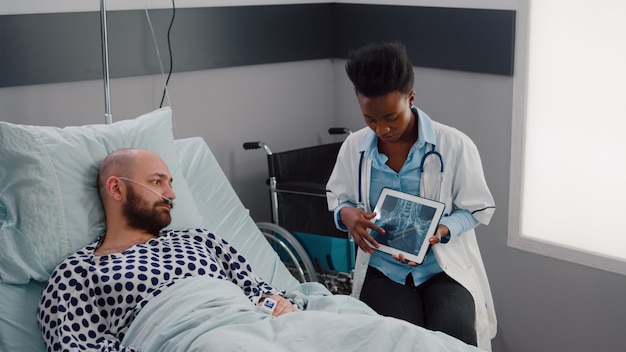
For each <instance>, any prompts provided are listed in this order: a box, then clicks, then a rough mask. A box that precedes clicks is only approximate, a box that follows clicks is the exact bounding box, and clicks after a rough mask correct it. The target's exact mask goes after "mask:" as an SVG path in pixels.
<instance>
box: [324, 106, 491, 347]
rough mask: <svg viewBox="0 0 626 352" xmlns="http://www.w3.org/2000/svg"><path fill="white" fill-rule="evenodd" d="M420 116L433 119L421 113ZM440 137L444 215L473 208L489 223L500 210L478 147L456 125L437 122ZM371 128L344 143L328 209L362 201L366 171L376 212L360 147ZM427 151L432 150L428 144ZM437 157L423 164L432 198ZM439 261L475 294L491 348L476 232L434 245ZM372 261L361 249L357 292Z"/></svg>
mask: <svg viewBox="0 0 626 352" xmlns="http://www.w3.org/2000/svg"><path fill="white" fill-rule="evenodd" d="M418 113H419V114H420V115H422V114H423V116H424V117H426V118H428V116H427V115H425V114H424V113H423V112H422V111H419V110H418ZM432 123H433V128H434V129H435V132H436V135H437V142H436V149H437V151H439V152H440V153H441V155H442V158H443V162H444V174H443V179H442V181H441V196H440V199H438V200H439V201H441V202H443V203H445V205H446V208H445V211H444V216H445V215H446V214H450V212H451V211H452V209H456V208H460V209H465V210H468V211H470V212H471V213H472V214H473V216H474V217H475V218H476V220H478V221H479V222H480V223H482V224H485V225H487V224H489V220H490V219H491V216H492V215H493V212H494V210H495V206H494V201H493V197H492V196H491V192H490V191H489V188H488V187H487V183H486V182H485V177H484V174H483V168H482V162H481V159H480V155H479V153H478V149H477V148H476V146H475V144H474V143H473V142H472V140H471V139H470V138H469V137H468V136H466V135H465V134H463V133H462V132H460V131H459V130H457V129H454V128H452V127H449V126H446V125H443V124H440V123H437V122H434V121H433V122H432ZM368 131H370V129H369V128H368V127H366V128H363V129H361V130H359V131H357V132H354V133H352V134H350V135H349V136H348V137H347V138H346V140H345V141H344V143H343V145H342V146H341V149H340V150H339V154H338V156H337V163H336V164H335V167H334V169H333V172H332V174H331V176H330V179H329V180H328V184H327V186H326V189H327V199H328V207H329V209H330V210H334V209H335V208H336V207H337V206H338V205H339V204H341V203H343V202H346V201H350V202H353V203H355V204H356V203H357V202H358V199H359V198H358V194H359V193H358V192H359V190H358V183H359V178H358V175H359V173H361V188H362V190H361V192H362V193H361V194H362V198H361V199H362V202H363V204H364V206H365V209H366V211H368V212H371V209H372V205H370V204H369V186H370V170H371V160H369V159H367V158H366V157H364V158H363V165H362V168H361V170H359V159H360V153H359V152H360V148H361V146H362V141H363V138H364V137H365V135H366V134H367V133H368ZM427 150H430V147H428V149H427ZM439 167H440V165H439V161H438V158H435V157H430V158H428V159H427V162H426V164H425V165H424V174H423V175H422V179H423V183H422V187H421V189H420V193H421V194H420V195H421V196H422V197H426V198H431V199H432V198H433V197H434V196H433V195H435V194H436V188H438V184H439V181H438V179H439V177H440V172H439V170H440V169H439ZM433 251H434V254H435V257H436V258H437V262H438V263H439V265H440V266H441V268H442V269H443V270H444V271H445V272H446V274H448V275H449V276H450V277H451V278H453V279H454V280H456V281H457V282H459V283H460V284H461V285H463V286H464V287H465V288H466V289H467V290H468V291H469V292H470V293H471V294H472V297H473V298H474V305H475V307H476V333H477V336H478V347H479V348H481V349H484V350H491V339H493V338H494V337H495V335H496V314H495V310H494V306H493V299H492V297H491V289H490V287H489V282H488V280H487V274H486V272H485V268H484V266H483V262H482V258H481V255H480V250H479V248H478V243H477V241H476V235H475V233H474V230H470V231H467V232H465V233H463V234H461V235H460V237H459V236H453V238H451V239H450V242H448V243H446V244H437V245H434V246H433ZM368 263H369V254H367V253H365V252H363V251H362V250H360V249H359V250H358V251H357V257H356V263H355V272H354V281H353V286H352V296H354V297H356V298H358V297H359V296H360V292H361V288H362V286H363V280H364V279H365V273H366V271H367V266H368Z"/></svg>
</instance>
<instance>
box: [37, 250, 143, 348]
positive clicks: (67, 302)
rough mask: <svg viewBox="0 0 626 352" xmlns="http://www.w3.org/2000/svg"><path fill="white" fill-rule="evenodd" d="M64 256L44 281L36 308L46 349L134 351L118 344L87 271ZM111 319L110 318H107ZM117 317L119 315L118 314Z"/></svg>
mask: <svg viewBox="0 0 626 352" xmlns="http://www.w3.org/2000/svg"><path fill="white" fill-rule="evenodd" d="M77 262H80V261H79V260H77V259H76V258H75V257H74V258H72V257H70V258H68V260H66V261H65V262H63V263H61V265H60V266H59V267H58V268H57V270H55V271H54V272H53V274H52V276H51V277H50V279H49V280H48V284H47V286H46V288H45V290H44V292H43V295H42V298H41V300H40V303H39V307H38V310H37V318H38V324H39V327H40V329H41V332H42V334H43V338H44V340H45V342H46V345H47V347H48V350H49V351H111V352H112V351H124V352H131V351H136V350H135V349H133V348H130V347H125V346H122V345H121V344H120V340H119V339H118V338H116V337H115V334H114V333H113V332H111V331H110V326H109V323H108V321H107V319H106V317H107V316H108V315H110V313H109V312H107V311H104V310H101V309H100V307H101V306H103V305H108V304H109V303H110V302H106V301H102V302H101V301H99V300H98V299H97V297H96V295H95V290H94V287H93V285H92V283H91V282H90V281H89V277H91V276H90V275H89V272H88V270H85V267H84V266H81V265H73V264H76V263H77ZM109 318H112V317H109ZM120 318H121V317H120Z"/></svg>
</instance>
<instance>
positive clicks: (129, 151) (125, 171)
mask: <svg viewBox="0 0 626 352" xmlns="http://www.w3.org/2000/svg"><path fill="white" fill-rule="evenodd" d="M139 150H140V149H134V148H124V149H118V150H116V151H114V152H112V153H110V154H109V155H107V157H106V158H104V160H102V164H100V172H99V174H98V189H102V187H104V184H105V183H106V181H107V179H108V178H109V177H111V176H124V177H130V176H131V174H132V171H133V162H134V161H135V160H136V159H137V157H138V154H139ZM142 150H143V151H148V150H145V149H142ZM148 152H149V151H148Z"/></svg>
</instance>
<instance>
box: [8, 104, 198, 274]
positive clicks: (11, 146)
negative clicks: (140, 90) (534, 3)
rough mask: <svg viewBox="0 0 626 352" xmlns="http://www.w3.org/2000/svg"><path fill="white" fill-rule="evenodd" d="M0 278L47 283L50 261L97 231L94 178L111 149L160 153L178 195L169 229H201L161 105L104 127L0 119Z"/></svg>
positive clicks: (100, 222) (100, 217) (99, 212)
mask: <svg viewBox="0 0 626 352" xmlns="http://www.w3.org/2000/svg"><path fill="white" fill-rule="evenodd" d="M0 136H1V137H0V281H2V282H6V283H26V282H28V280H29V279H30V278H33V279H34V280H38V281H46V280H47V279H48V277H49V276H50V274H51V272H52V270H53V269H54V267H56V265H57V264H58V263H59V262H60V261H62V260H63V259H64V258H65V257H67V256H68V255H69V254H71V253H73V252H74V251H75V250H77V249H79V248H81V247H83V246H84V245H86V244H88V243H89V242H91V241H93V240H94V239H95V238H96V237H98V236H99V235H100V234H101V233H102V232H103V231H104V211H103V209H102V206H101V204H100V199H99V195H98V190H97V185H96V178H97V175H98V169H99V167H100V163H101V161H102V160H103V159H104V157H106V155H107V154H108V153H110V152H112V151H114V150H117V149H120V148H127V147H139V148H145V149H149V150H152V151H153V152H155V153H157V154H159V155H160V156H161V157H162V158H163V160H164V161H165V162H166V164H167V165H168V167H169V169H170V172H171V173H172V175H173V177H174V184H173V188H174V192H175V193H176V195H177V199H176V202H175V204H176V205H175V207H174V210H173V211H172V224H171V225H170V226H169V228H190V227H203V220H202V216H201V215H200V214H199V213H198V210H197V208H196V205H195V203H194V200H193V197H192V195H191V192H190V191H189V189H188V187H187V183H186V181H185V179H184V177H183V176H182V172H181V169H180V165H179V162H178V158H177V155H176V151H175V150H174V137H173V134H172V111H171V109H170V108H163V109H159V110H156V111H153V112H151V113H148V114H145V115H142V116H139V117H137V118H135V119H131V120H122V121H119V122H115V123H113V124H110V125H104V124H94V125H84V126H70V127H65V128H58V127H47V126H29V125H18V124H11V123H7V122H1V121H0Z"/></svg>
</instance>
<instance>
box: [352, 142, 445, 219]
mask: <svg viewBox="0 0 626 352" xmlns="http://www.w3.org/2000/svg"><path fill="white" fill-rule="evenodd" d="M429 144H430V143H429ZM430 145H431V149H430V151H428V152H426V153H424V155H423V156H422V159H421V160H420V166H419V172H420V173H421V175H420V176H421V177H420V190H421V192H422V193H424V192H425V191H426V189H425V188H424V187H425V176H426V175H425V173H424V165H425V164H427V161H428V160H429V158H430V159H432V158H433V157H434V158H435V159H436V160H438V162H439V175H438V177H437V178H436V181H437V186H435V187H434V191H435V192H436V193H435V194H432V195H430V196H429V197H427V198H430V199H432V200H437V201H439V200H440V197H441V182H442V180H443V157H442V156H441V153H439V152H438V151H437V150H436V149H435V145H434V144H430ZM364 154H365V152H364V151H361V152H360V157H359V182H358V186H359V188H358V189H359V196H358V203H357V208H360V209H365V205H364V203H363V187H362V182H363V160H364V158H365V156H364ZM429 190H430V188H429Z"/></svg>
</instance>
